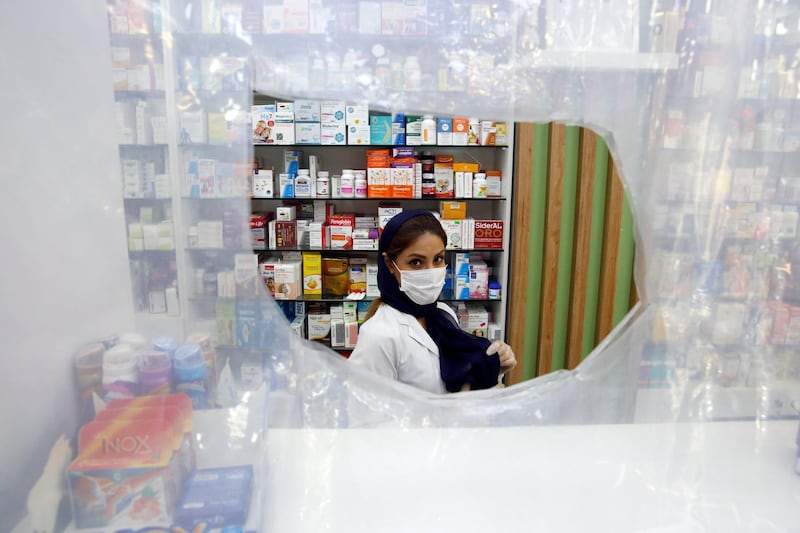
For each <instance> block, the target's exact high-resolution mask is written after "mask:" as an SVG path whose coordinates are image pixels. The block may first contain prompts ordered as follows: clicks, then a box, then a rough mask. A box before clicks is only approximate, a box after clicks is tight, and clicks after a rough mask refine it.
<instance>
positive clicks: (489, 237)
mask: <svg viewBox="0 0 800 533" xmlns="http://www.w3.org/2000/svg"><path fill="white" fill-rule="evenodd" d="M474 235H475V244H474V247H475V248H479V249H483V248H488V249H496V250H499V249H502V248H503V221H502V220H476V221H475V232H474Z"/></svg>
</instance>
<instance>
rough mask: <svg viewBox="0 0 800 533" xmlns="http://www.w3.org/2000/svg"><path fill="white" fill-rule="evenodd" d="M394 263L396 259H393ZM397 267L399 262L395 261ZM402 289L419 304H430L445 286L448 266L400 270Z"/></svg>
mask: <svg viewBox="0 0 800 533" xmlns="http://www.w3.org/2000/svg"><path fill="white" fill-rule="evenodd" d="M392 263H394V261H392ZM394 267H395V268H397V263H394ZM397 271H398V272H400V290H401V291H403V292H404V293H406V295H407V296H408V297H409V298H410V299H411V301H412V302H414V303H415V304H417V305H429V304H432V303H433V302H435V301H436V299H437V298H438V297H439V293H441V292H442V287H444V278H445V276H446V275H447V268H446V267H441V268H426V269H424V270H400V269H399V268H397Z"/></svg>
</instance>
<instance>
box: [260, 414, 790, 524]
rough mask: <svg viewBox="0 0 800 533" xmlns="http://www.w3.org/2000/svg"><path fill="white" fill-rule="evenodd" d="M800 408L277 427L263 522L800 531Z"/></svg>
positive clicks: (272, 439) (270, 445)
mask: <svg viewBox="0 0 800 533" xmlns="http://www.w3.org/2000/svg"><path fill="white" fill-rule="evenodd" d="M797 427H798V422H797V421H785V422H784V421H770V422H764V423H761V424H760V425H756V423H755V422H718V423H706V424H679V425H675V424H663V425H649V424H637V425H616V426H580V427H525V428H500V429H453V430H440V429H428V430H419V429H418V430H405V431H404V430H384V429H371V430H355V429H354V430H338V431H335V430H280V429H271V430H270V432H269V435H268V450H269V451H268V453H269V457H268V470H269V471H268V473H267V476H266V480H265V493H266V495H267V499H266V505H265V506H264V508H262V509H261V513H262V516H263V517H264V520H265V527H264V528H262V531H275V532H290V531H291V532H300V531H314V532H316V531H333V532H347V533H352V532H360V531H363V532H376V531H392V532H400V531H414V532H418V531H459V532H467V531H476V532H477V531H481V532H491V531H503V532H512V531H525V532H531V531H543V532H544V531H547V532H564V531H574V532H582V533H583V532H586V531H592V532H598V531H607V532H609V533H612V532H613V533H620V532H627V531H631V532H632V531H653V532H655V531H657V532H659V533H664V532H676V533H677V532H681V533H683V532H687V531H719V532H725V533H730V532H734V531H753V532H764V531H770V532H773V531H774V532H777V531H795V532H796V531H800V476H798V475H797V474H795V472H794V468H795V460H796V451H797V448H796V444H795V436H796V433H797Z"/></svg>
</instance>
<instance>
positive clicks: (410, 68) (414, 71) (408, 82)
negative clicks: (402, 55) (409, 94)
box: [403, 56, 422, 91]
mask: <svg viewBox="0 0 800 533" xmlns="http://www.w3.org/2000/svg"><path fill="white" fill-rule="evenodd" d="M421 86H422V68H421V67H420V65H419V59H417V56H408V57H406V60H405V62H404V63H403V89H405V90H406V91H419V90H420V88H421Z"/></svg>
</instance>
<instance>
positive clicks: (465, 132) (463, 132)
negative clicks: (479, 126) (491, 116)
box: [453, 117, 469, 146]
mask: <svg viewBox="0 0 800 533" xmlns="http://www.w3.org/2000/svg"><path fill="white" fill-rule="evenodd" d="M468 141H469V119H467V118H463V117H454V118H453V145H455V146H466V145H467V144H468Z"/></svg>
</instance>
